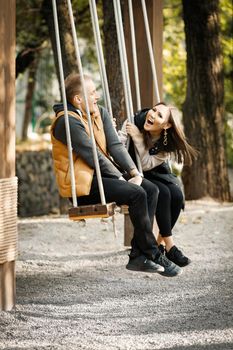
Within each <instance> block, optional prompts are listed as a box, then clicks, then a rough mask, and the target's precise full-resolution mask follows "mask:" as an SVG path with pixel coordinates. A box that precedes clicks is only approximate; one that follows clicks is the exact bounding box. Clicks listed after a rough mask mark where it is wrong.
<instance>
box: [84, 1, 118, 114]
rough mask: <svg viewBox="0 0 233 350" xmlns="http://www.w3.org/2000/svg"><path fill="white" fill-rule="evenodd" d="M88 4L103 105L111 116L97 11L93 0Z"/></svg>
mask: <svg viewBox="0 0 233 350" xmlns="http://www.w3.org/2000/svg"><path fill="white" fill-rule="evenodd" d="M89 6H90V12H91V18H92V27H93V32H94V38H95V46H96V51H97V59H98V63H99V67H100V75H101V80H102V87H103V92H104V100H105V106H106V108H107V110H108V112H109V114H110V116H111V117H112V116H113V115H112V105H111V98H110V93H109V86H108V79H107V74H106V69H105V62H104V54H103V47H102V42H101V35H100V29H99V20H98V13H97V8H96V2H95V0H89Z"/></svg>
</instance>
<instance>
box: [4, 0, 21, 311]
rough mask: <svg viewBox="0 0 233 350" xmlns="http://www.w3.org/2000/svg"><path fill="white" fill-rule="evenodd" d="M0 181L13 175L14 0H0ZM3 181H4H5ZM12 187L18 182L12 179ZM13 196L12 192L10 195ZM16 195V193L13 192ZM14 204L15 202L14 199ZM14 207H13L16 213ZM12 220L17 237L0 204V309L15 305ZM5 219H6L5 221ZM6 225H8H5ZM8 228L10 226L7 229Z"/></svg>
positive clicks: (14, 246)
mask: <svg viewBox="0 0 233 350" xmlns="http://www.w3.org/2000/svg"><path fill="white" fill-rule="evenodd" d="M0 9H1V11H0V37H1V40H0V52H1V54H0V165H1V166H0V180H4V181H3V184H5V183H6V184H7V188H9V186H8V181H7V180H8V179H9V182H10V183H11V182H12V181H10V180H11V179H14V176H15V0H8V1H5V0H0ZM5 180H6V181H5ZM12 183H13V186H14V188H16V187H17V181H13V182H12ZM5 193H6V194H7V195H8V196H9V192H7V191H4V185H2V187H1V188H0V195H1V196H0V198H1V201H3V199H2V198H4V195H5ZM12 195H13V194H12ZM16 197H17V194H16ZM13 202H14V205H15V207H16V206H17V201H15V200H14V201H13ZM16 211H17V208H13V212H14V213H15V212H16ZM9 217H10V219H11V220H12V222H11V226H12V224H13V226H14V228H15V231H14V235H15V236H16V231H17V229H16V227H17V216H16V215H11V214H10V211H9V206H7V207H5V208H4V203H1V206H0V241H1V244H0V310H5V311H8V310H11V309H12V308H13V307H14V305H15V255H16V244H15V241H16V237H13V238H12V237H11V238H10V242H8V241H9V236H8V240H7V239H6V236H7V235H8V228H9V225H8V224H6V221H7V220H8V219H9ZM6 218H7V220H6ZM7 225H8V226H7ZM10 230H11V229H10Z"/></svg>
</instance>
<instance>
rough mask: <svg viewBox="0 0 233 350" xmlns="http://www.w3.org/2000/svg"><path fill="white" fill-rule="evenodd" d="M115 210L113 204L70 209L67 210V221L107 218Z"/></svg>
mask: <svg viewBox="0 0 233 350" xmlns="http://www.w3.org/2000/svg"><path fill="white" fill-rule="evenodd" d="M115 208H116V203H115V202H113V203H108V204H93V205H82V206H79V207H72V208H70V209H69V219H70V220H72V221H79V220H85V219H94V218H108V217H110V216H113V215H114V213H115Z"/></svg>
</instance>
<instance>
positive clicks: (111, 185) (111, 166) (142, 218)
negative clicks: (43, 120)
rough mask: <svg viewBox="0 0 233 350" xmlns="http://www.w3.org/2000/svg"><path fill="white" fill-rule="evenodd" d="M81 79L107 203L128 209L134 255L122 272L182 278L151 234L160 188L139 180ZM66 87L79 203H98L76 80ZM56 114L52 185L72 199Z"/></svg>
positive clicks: (59, 110) (59, 108)
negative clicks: (54, 175)
mask: <svg viewBox="0 0 233 350" xmlns="http://www.w3.org/2000/svg"><path fill="white" fill-rule="evenodd" d="M84 79H85V89H86V92H87V97H88V106H89V110H90V115H91V119H92V125H93V131H94V137H95V140H96V144H97V153H98V160H99V164H100V170H101V176H102V180H103V187H104V192H105V197H106V201H107V202H116V204H117V205H123V204H125V205H128V208H129V215H130V218H131V221H132V224H133V226H134V236H133V239H132V249H131V253H130V256H129V262H128V264H127V266H126V268H127V269H129V270H133V271H146V272H158V273H160V274H162V275H165V276H169V277H172V276H176V275H178V274H180V273H181V269H180V268H179V267H178V266H177V265H175V264H174V263H172V262H171V261H169V260H168V259H167V258H166V257H165V256H164V255H162V254H161V252H160V251H159V249H158V247H157V243H156V240H155V237H154V235H153V232H152V226H153V220H154V213H155V209H156V205H157V198H158V188H157V186H155V185H154V184H152V183H150V182H149V181H147V180H146V179H143V177H142V176H141V174H140V173H139V171H138V169H137V167H136V165H135V164H134V162H133V160H132V159H131V157H130V156H129V154H128V152H127V151H126V149H125V147H124V146H123V145H122V143H121V142H120V141H119V139H118V136H117V134H116V131H115V129H114V127H113V123H112V120H111V118H110V116H109V114H108V112H107V111H106V110H105V109H104V108H102V107H100V106H98V105H97V101H98V99H99V96H98V94H97V92H96V89H95V85H94V83H93V81H92V79H91V78H90V77H89V76H85V77H84ZM65 87H66V97H67V101H68V114H69V125H70V135H71V142H72V148H73V158H74V169H75V181H76V193H77V197H78V203H79V205H88V204H96V203H100V195H99V189H98V182H97V177H96V174H95V170H94V169H95V166H94V159H93V152H92V143H91V140H90V137H89V126H88V123H87V115H86V107H85V102H84V98H83V93H82V86H81V79H80V76H79V75H78V74H74V75H70V76H68V77H67V78H66V81H65ZM54 111H55V113H56V118H55V120H54V121H53V123H52V126H51V137H52V145H53V158H54V166H55V172H56V179H57V183H58V187H59V191H60V194H61V195H62V196H64V197H71V184H70V174H69V160H68V152H67V146H66V145H67V141H66V132H65V120H64V107H63V105H62V104H58V105H55V106H54ZM123 175H124V176H123ZM126 176H128V177H129V180H128V181H126V180H125V177H126Z"/></svg>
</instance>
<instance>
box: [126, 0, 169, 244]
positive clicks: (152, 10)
mask: <svg viewBox="0 0 233 350" xmlns="http://www.w3.org/2000/svg"><path fill="white" fill-rule="evenodd" d="M132 3H133V11H134V25H135V36H136V47H137V59H138V73H139V83H140V92H141V103H142V108H145V107H151V106H153V104H154V103H155V102H156V100H155V94H154V83H153V76H152V70H151V64H150V57H149V50H148V45H147V41H146V32H145V25H144V20H143V13H142V7H141V0H133V1H132ZM146 7H147V15H148V21H149V26H150V31H151V39H152V45H153V49H154V53H155V64H156V72H157V78H158V86H159V91H160V99H161V100H163V89H162V84H163V81H162V80H163V79H162V76H163V74H162V64H163V60H162V57H163V0H156V1H153V0H147V1H146ZM124 22H125V30H124V32H125V41H126V47H127V56H128V63H129V73H130V81H131V90H132V97H133V105H134V111H135V112H136V110H137V104H136V92H135V81H134V71H133V60H132V45H131V36H130V25H129V11H128V2H127V1H126V2H125V5H124ZM124 220H125V238H124V242H125V243H124V244H125V245H126V246H128V245H130V242H131V239H132V236H133V225H132V223H131V221H130V217H129V214H127V213H126V214H125V215H124Z"/></svg>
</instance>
